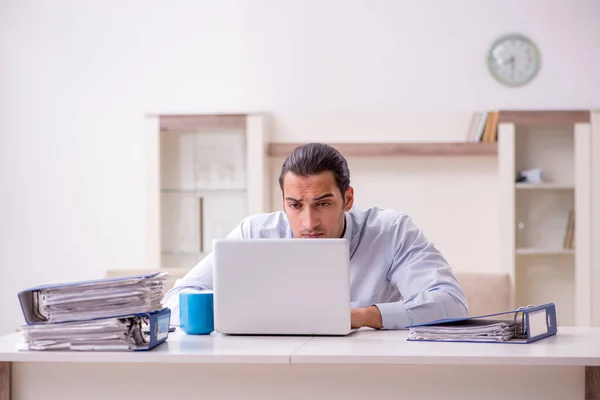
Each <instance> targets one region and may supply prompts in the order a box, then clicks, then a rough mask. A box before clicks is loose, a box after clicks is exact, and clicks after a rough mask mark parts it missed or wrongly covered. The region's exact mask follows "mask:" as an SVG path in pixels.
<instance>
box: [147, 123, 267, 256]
mask: <svg viewBox="0 0 600 400" xmlns="http://www.w3.org/2000/svg"><path fill="white" fill-rule="evenodd" d="M146 123H147V135H146V136H147V141H148V142H147V143H148V152H149V154H148V159H149V165H148V170H149V182H148V185H147V187H148V198H149V199H150V206H149V208H150V210H149V215H148V224H149V232H148V251H149V255H148V258H149V266H150V267H152V268H167V267H168V268H191V267H193V266H194V265H196V263H197V262H198V261H200V260H201V259H202V258H203V257H204V256H205V255H206V254H208V253H209V252H210V251H211V250H212V249H211V245H212V240H213V239H217V238H224V237H225V236H226V235H227V234H228V233H229V232H231V231H232V230H233V229H234V228H235V227H236V226H237V225H238V224H239V223H240V221H241V220H242V219H243V218H245V217H246V216H247V215H249V214H258V213H262V212H265V211H267V205H268V196H269V189H270V188H269V187H268V181H267V179H265V177H267V176H268V169H267V162H266V160H265V158H266V157H265V149H266V143H267V134H268V132H267V131H268V127H269V124H268V116H267V115H263V114H203V115H201V114H197V115H182V114H178V115H148V116H147V119H146Z"/></svg>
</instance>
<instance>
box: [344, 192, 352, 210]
mask: <svg viewBox="0 0 600 400" xmlns="http://www.w3.org/2000/svg"><path fill="white" fill-rule="evenodd" d="M344 199H345V201H346V203H345V204H344V211H350V209H351V208H352V205H353V204H354V188H353V187H352V186H350V187H348V189H346V194H345V195H344Z"/></svg>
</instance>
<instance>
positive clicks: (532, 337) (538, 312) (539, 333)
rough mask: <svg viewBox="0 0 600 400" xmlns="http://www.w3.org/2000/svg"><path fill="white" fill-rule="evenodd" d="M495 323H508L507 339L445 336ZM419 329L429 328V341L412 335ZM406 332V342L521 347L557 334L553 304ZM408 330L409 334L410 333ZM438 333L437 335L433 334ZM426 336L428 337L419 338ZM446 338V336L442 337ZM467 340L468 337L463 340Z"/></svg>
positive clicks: (440, 322)
mask: <svg viewBox="0 0 600 400" xmlns="http://www.w3.org/2000/svg"><path fill="white" fill-rule="evenodd" d="M499 322H509V323H510V322H512V324H511V326H512V329H514V334H513V335H512V337H510V338H507V339H505V340H504V339H497V340H486V339H485V337H483V336H482V337H481V339H476V340H474V339H473V335H468V334H467V335H465V338H464V339H463V338H461V334H456V335H452V337H448V336H450V335H445V334H444V332H448V331H449V330H451V329H453V328H459V329H460V330H461V331H462V332H468V331H469V330H472V332H475V329H479V328H482V327H485V326H486V325H491V324H497V323H499ZM419 327H430V328H431V332H433V334H431V335H429V338H423V337H419V336H421V335H412V333H414V332H415V331H416V330H417V329H414V328H419ZM406 328H408V329H409V337H408V338H407V339H406V340H408V341H429V342H477V343H481V342H485V343H514V344H524V343H532V342H535V341H538V340H540V339H544V338H547V337H549V336H553V335H556V333H557V332H558V328H557V320H556V306H555V305H554V303H547V304H542V305H539V306H526V307H520V308H517V309H516V310H511V311H505V312H500V313H495V314H487V315H478V316H471V317H464V318H449V319H441V320H436V321H432V322H428V323H423V324H414V325H410V326H407V327H406ZM411 330H412V332H411ZM436 331H439V332H441V333H439V334H436V333H435V332H436ZM423 336H428V335H423ZM445 336H446V337H445ZM467 337H468V338H467Z"/></svg>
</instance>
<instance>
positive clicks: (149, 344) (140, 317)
mask: <svg viewBox="0 0 600 400" xmlns="http://www.w3.org/2000/svg"><path fill="white" fill-rule="evenodd" d="M107 320H111V321H112V320H119V321H123V322H125V324H124V326H127V327H126V328H124V329H125V330H124V331H123V332H122V333H123V334H124V335H125V336H126V337H127V338H129V339H130V340H132V341H133V342H134V344H131V346H132V347H131V348H129V349H121V350H129V351H148V350H151V349H153V348H155V347H156V346H158V345H160V344H161V343H163V342H165V341H166V340H167V338H168V336H169V332H170V330H169V323H170V321H171V309H170V308H163V309H161V310H158V311H153V312H147V313H137V314H124V315H116V316H113V317H106V318H95V319H87V320H81V321H71V322H55V323H52V324H35V325H25V326H23V327H22V328H21V329H22V331H23V332H24V334H25V337H27V334H28V332H31V333H32V334H33V335H34V336H35V337H36V338H37V339H38V340H42V341H43V340H44V339H46V340H53V339H54V338H57V337H61V338H62V341H63V343H64V342H65V341H66V342H69V343H71V345H73V344H79V343H82V341H84V340H90V341H92V342H95V341H97V340H96V339H94V338H93V337H92V338H88V337H87V336H86V335H87V334H90V333H91V334H93V333H95V332H97V330H96V327H95V326H94V322H98V323H101V322H103V321H107ZM50 327H51V328H52V329H51V332H49V333H48V334H47V335H46V337H44V335H45V331H47V330H48V329H47V328H50ZM75 327H77V328H76V329H77V331H76V332H75V333H73V328H75ZM61 328H64V329H61ZM67 332H71V333H70V335H69V334H67ZM65 336H71V339H65ZM83 344H84V345H85V342H83ZM33 350H40V349H33ZM44 350H46V351H51V350H52V349H44ZM77 350H79V349H77ZM86 350H87V349H86ZM93 351H102V350H93Z"/></svg>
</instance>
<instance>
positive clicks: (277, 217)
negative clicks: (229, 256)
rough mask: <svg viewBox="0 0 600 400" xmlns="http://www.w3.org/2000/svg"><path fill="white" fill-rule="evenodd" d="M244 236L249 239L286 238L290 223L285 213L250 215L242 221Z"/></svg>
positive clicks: (274, 212)
mask: <svg viewBox="0 0 600 400" xmlns="http://www.w3.org/2000/svg"><path fill="white" fill-rule="evenodd" d="M242 230H243V231H244V236H246V237H249V238H255V237H256V238H261V237H284V236H285V235H286V232H287V231H288V230H289V222H288V219H287V217H286V215H285V213H284V212H283V211H273V212H269V213H260V214H254V215H250V216H248V217H246V218H244V220H243V221H242Z"/></svg>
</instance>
